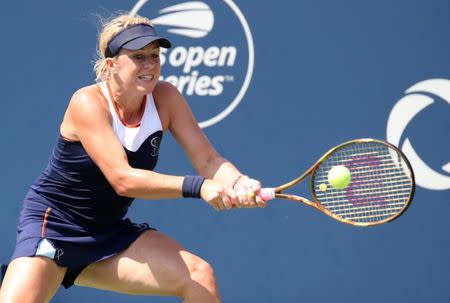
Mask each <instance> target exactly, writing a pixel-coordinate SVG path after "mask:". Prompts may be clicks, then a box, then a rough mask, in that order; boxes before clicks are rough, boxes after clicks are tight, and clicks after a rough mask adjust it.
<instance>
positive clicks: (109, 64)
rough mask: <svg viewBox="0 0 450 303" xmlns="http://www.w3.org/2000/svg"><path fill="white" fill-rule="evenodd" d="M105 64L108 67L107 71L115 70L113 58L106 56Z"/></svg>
mask: <svg viewBox="0 0 450 303" xmlns="http://www.w3.org/2000/svg"><path fill="white" fill-rule="evenodd" d="M105 60H106V66H107V67H108V70H109V71H115V69H116V64H117V62H116V60H115V59H114V58H106V59H105Z"/></svg>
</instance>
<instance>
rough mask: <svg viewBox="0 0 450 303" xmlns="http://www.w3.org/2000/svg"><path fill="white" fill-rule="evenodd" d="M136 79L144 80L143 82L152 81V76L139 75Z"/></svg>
mask: <svg viewBox="0 0 450 303" xmlns="http://www.w3.org/2000/svg"><path fill="white" fill-rule="evenodd" d="M138 78H139V79H141V80H144V81H152V80H153V78H154V76H153V75H141V76H139V77H138Z"/></svg>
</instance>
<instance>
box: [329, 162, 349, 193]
mask: <svg viewBox="0 0 450 303" xmlns="http://www.w3.org/2000/svg"><path fill="white" fill-rule="evenodd" d="M350 180H351V174H350V171H349V170H348V168H347V167H345V166H344V165H337V166H334V167H333V168H332V169H330V171H329V172H328V182H330V184H331V186H333V187H334V188H335V189H344V188H346V187H347V186H348V185H349V184H350Z"/></svg>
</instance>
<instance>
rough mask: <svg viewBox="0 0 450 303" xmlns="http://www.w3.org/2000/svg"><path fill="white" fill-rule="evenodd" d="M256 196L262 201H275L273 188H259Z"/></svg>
mask: <svg viewBox="0 0 450 303" xmlns="http://www.w3.org/2000/svg"><path fill="white" fill-rule="evenodd" d="M258 196H259V197H260V198H261V199H263V200H264V201H269V200H272V199H275V188H270V187H265V188H261V191H260V192H259V193H258Z"/></svg>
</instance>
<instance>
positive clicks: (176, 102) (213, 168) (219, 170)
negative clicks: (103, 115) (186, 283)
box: [153, 82, 261, 202]
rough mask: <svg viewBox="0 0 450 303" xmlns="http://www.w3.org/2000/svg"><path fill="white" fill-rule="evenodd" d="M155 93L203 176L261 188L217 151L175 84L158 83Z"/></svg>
mask: <svg viewBox="0 0 450 303" xmlns="http://www.w3.org/2000/svg"><path fill="white" fill-rule="evenodd" d="M153 95H154V97H155V100H156V102H157V103H159V104H160V106H163V107H165V108H164V111H165V113H166V115H167V117H168V121H169V122H168V128H169V130H170V131H171V133H172V135H173V136H174V138H175V139H176V141H177V142H178V144H180V146H181V147H182V148H183V150H184V151H185V153H186V155H187V156H188V158H189V159H190V160H191V162H192V165H193V166H194V168H195V169H196V170H197V172H198V173H199V174H200V175H202V176H204V177H206V178H209V179H213V180H215V181H217V182H220V183H222V184H224V185H226V186H228V187H230V188H232V187H233V186H234V187H235V189H236V188H243V187H244V186H245V188H246V190H250V191H253V192H257V191H259V189H260V188H261V185H260V184H259V182H258V181H255V180H252V179H250V178H248V177H247V176H244V175H243V173H241V172H240V171H239V170H238V169H237V168H236V167H235V166H234V165H233V164H232V163H231V162H230V161H228V160H226V159H225V158H223V157H222V156H221V155H220V154H219V153H218V152H217V151H216V150H215V148H214V147H213V146H212V145H211V143H210V142H209V140H208V139H207V137H206V136H205V134H204V133H203V131H202V130H201V128H200V127H199V126H198V123H197V121H196V119H195V117H194V115H193V113H192V111H191V109H190V108H189V106H188V104H187V103H186V100H185V99H184V97H183V96H182V95H181V94H180V93H179V91H178V90H177V89H176V88H175V87H174V86H172V85H171V84H169V83H167V82H159V83H158V85H157V86H156V88H155V91H154V92H153ZM236 181H237V182H236ZM259 202H261V201H259Z"/></svg>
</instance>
